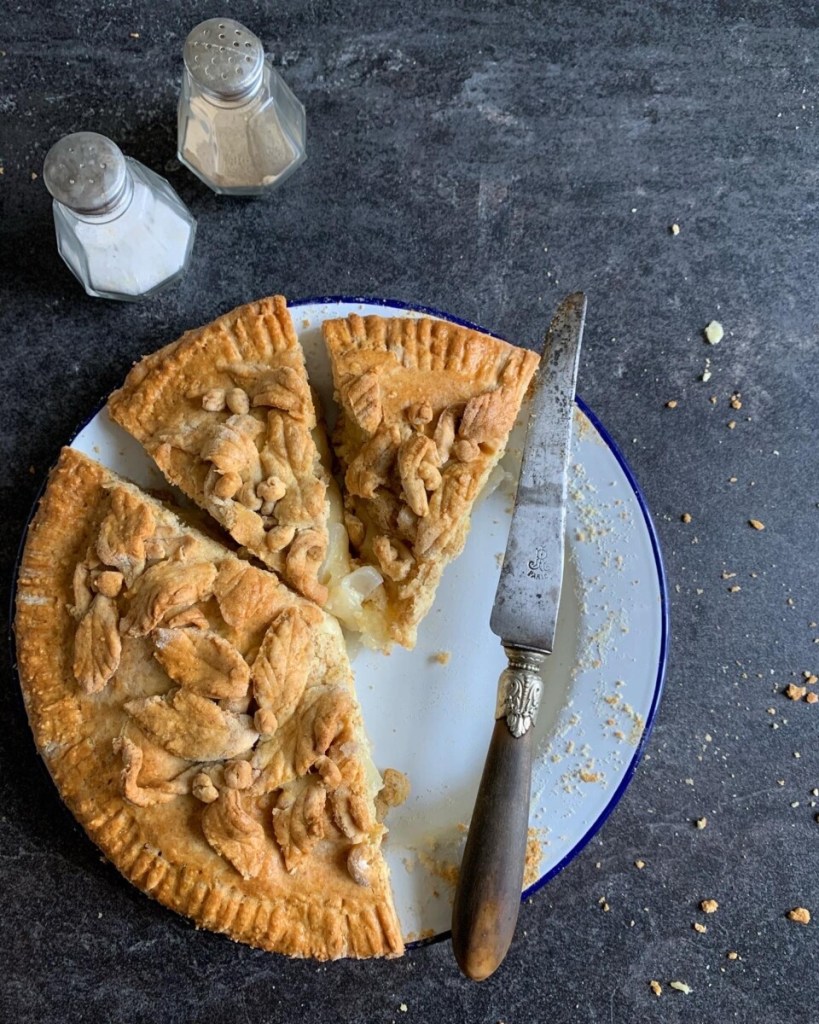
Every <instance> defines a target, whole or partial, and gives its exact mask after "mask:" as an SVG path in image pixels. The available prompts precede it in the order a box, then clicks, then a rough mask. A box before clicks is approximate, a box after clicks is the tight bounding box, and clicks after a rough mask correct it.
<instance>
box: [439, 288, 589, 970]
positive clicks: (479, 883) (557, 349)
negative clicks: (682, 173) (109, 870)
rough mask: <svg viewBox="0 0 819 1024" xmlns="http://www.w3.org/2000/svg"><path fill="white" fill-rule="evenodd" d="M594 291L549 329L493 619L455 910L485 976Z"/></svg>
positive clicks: (496, 950) (514, 824)
mask: <svg viewBox="0 0 819 1024" xmlns="http://www.w3.org/2000/svg"><path fill="white" fill-rule="evenodd" d="M585 317H586V297H585V296H584V295H583V294H582V293H581V292H577V293H575V294H573V295H570V296H568V297H567V298H566V299H564V301H563V302H562V303H561V304H560V306H559V307H558V310H557V312H556V313H555V316H554V318H553V320H552V322H551V324H550V326H549V330H548V332H547V335H546V343H545V346H544V350H543V356H542V358H541V365H540V367H539V369H538V375H537V378H536V382H535V391H534V395H533V397H532V404H531V409H530V414H529V423H528V426H527V431H526V441H525V444H524V450H523V460H522V463H521V472H520V479H519V482H518V490H517V495H516V497H515V508H514V512H513V515H512V522H511V524H510V529H509V541H508V543H507V547H506V554H505V555H504V561H503V568H502V570H501V576H500V581H499V583H498V589H497V592H496V595H495V604H494V607H493V609H492V616H491V620H490V627H491V629H492V631H493V632H494V633H495V634H497V635H498V636H499V637H500V639H501V643H502V644H503V648H504V650H505V652H506V655H507V658H508V667H507V668H506V669H505V670H504V671H503V672H502V673H501V677H500V680H499V683H498V700H497V705H496V709H495V728H494V730H493V733H492V739H491V742H490V744H489V751H488V753H487V756H486V763H485V765H484V770H483V774H482V776H481V782H480V785H479V787H478V796H477V799H476V801H475V809H474V811H473V814H472V821H471V823H470V826H469V832H468V835H467V840H466V846H465V848H464V855H463V860H462V862H461V870H460V874H459V876H458V885H457V888H456V890H455V902H454V904H453V907H452V948H453V951H454V953H455V958H456V960H457V961H458V966H459V967H460V968H461V971H462V972H463V973H464V974H465V975H466V976H467V977H468V978H472V979H474V980H476V981H481V980H483V979H484V978H487V977H489V975H490V974H492V973H493V972H494V971H495V970H496V969H497V968H498V966H499V965H500V964H501V963H502V961H503V959H504V957H505V956H506V953H507V951H508V949H509V946H510V944H511V942H512V938H513V936H514V933H515V925H516V924H517V919H518V910H519V908H520V895H521V889H522V888H523V870H524V863H525V856H526V843H527V838H528V826H529V801H530V797H531V786H532V747H533V740H532V735H533V730H532V726H533V725H534V723H535V719H536V718H537V711H538V706H539V704H540V695H541V689H542V682H541V674H540V669H541V666H542V664H543V662H544V660H545V659H546V657H547V656H548V655H549V654H550V653H551V651H552V648H553V646H554V637H555V629H556V625H557V610H558V605H559V603H560V589H561V585H562V581H563V533H564V529H565V523H566V509H565V503H566V467H567V463H568V458H569V451H570V446H571V431H572V416H573V411H574V391H575V382H576V380H577V367H578V361H579V356H580V343H581V340H582V337H583V326H584V323H585Z"/></svg>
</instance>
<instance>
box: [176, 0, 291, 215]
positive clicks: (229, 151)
mask: <svg viewBox="0 0 819 1024" xmlns="http://www.w3.org/2000/svg"><path fill="white" fill-rule="evenodd" d="M184 61H185V71H184V75H183V80H182V92H181V94H180V97H179V110H178V157H179V160H180V161H181V163H183V164H184V165H185V166H186V167H187V168H188V169H189V170H191V171H193V173H194V174H196V175H197V177H199V178H201V179H202V181H204V182H205V184H206V185H208V186H209V187H210V188H212V189H213V190H214V192H220V193H223V194H225V195H257V194H260V193H263V192H267V191H268V190H269V189H271V188H274V187H275V186H276V185H280V184H281V183H282V181H284V179H285V178H287V177H288V176H289V175H290V174H292V173H293V171H295V169H296V168H297V167H298V166H299V164H301V163H302V162H303V161H304V159H305V156H306V153H305V130H306V129H305V116H304V107H303V106H302V105H301V103H300V102H299V101H298V100H297V99H296V97H295V96H294V95H293V93H292V92H291V91H290V89H289V88H288V87H287V84H286V83H285V81H284V79H283V78H282V76H281V75H280V74H279V72H278V71H276V69H275V68H274V67H273V65H272V64H271V62H270V59H269V58H266V57H265V53H264V47H263V46H262V43H261V40H260V39H259V38H258V37H257V36H255V35H254V34H253V33H252V32H251V31H249V30H248V29H246V28H245V27H244V25H240V24H239V22H238V21H233V20H232V19H230V18H211V19H210V20H209V21H203V22H202V23H201V24H200V25H197V26H196V28H195V29H193V31H192V32H191V33H190V35H189V36H188V38H187V40H186V41H185V49H184Z"/></svg>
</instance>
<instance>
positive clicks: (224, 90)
mask: <svg viewBox="0 0 819 1024" xmlns="http://www.w3.org/2000/svg"><path fill="white" fill-rule="evenodd" d="M184 59H185V67H186V68H187V69H188V71H189V72H190V74H191V76H192V78H193V79H194V81H195V82H196V83H197V85H199V86H200V87H201V88H202V89H204V90H206V91H207V92H210V93H213V94H214V95H215V96H218V97H220V98H221V99H226V100H227V99H238V98H239V97H241V96H244V95H246V94H247V93H249V92H252V91H253V89H255V88H256V86H257V85H258V83H259V82H260V81H261V77H262V70H263V68H264V47H263V46H262V43H261V40H260V39H259V38H258V37H257V36H254V35H253V33H252V32H251V31H249V29H246V28H245V27H244V25H240V24H239V22H238V21H233V20H232V19H231V18H210V19H209V20H208V21H203V22H202V23H201V24H200V25H197V26H196V28H195V29H193V31H192V32H191V33H190V35H189V36H188V38H187V39H186V40H185V50H184Z"/></svg>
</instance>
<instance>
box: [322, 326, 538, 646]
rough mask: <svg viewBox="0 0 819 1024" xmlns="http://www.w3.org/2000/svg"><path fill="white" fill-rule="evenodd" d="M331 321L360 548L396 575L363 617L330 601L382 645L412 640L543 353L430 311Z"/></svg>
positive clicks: (353, 526)
mask: <svg viewBox="0 0 819 1024" xmlns="http://www.w3.org/2000/svg"><path fill="white" fill-rule="evenodd" d="M323 332H324V340H325V342H326V345H327V351H328V353H329V356H330V362H331V364H332V369H333V381H334V384H335V390H336V399H337V401H338V403H339V405H340V407H341V416H340V420H339V423H338V424H337V428H336V435H335V438H334V443H335V449H336V453H337V455H338V457H339V461H340V462H341V468H342V470H343V472H344V485H345V486H344V490H345V493H344V521H345V525H346V527H347V532H348V534H349V537H350V545H351V550H352V553H353V555H354V556H355V558H356V559H357V560H358V561H359V562H360V563H362V564H363V565H366V566H370V567H372V568H374V569H376V570H377V571H378V573H380V575H381V576H382V577H383V580H384V585H383V587H378V588H377V589H375V590H374V591H373V592H372V593H371V594H370V595H369V596H368V597H367V599H366V600H364V601H362V602H361V606H360V608H359V609H357V610H356V616H355V617H354V618H353V619H352V621H351V619H350V617H349V616H348V615H347V614H346V609H344V608H337V607H336V605H335V604H332V605H331V606H330V607H331V608H332V610H333V612H334V614H336V615H338V616H339V617H340V618H341V619H342V621H344V622H345V623H350V624H352V625H357V626H358V628H360V629H362V630H363V632H364V633H365V637H366V638H369V639H370V641H371V642H375V643H376V644H377V645H378V646H381V647H382V648H385V649H386V648H389V646H390V644H391V643H392V642H397V643H399V644H402V645H403V646H404V647H409V648H412V647H413V646H414V645H415V639H416V629H417V626H418V623H419V622H420V621H421V619H422V618H423V617H424V615H425V614H426V613H427V611H428V610H429V608H430V606H431V604H432V602H433V599H434V597H435V591H436V588H437V586H438V583H439V581H440V579H441V574H442V573H443V570H444V567H445V566H446V565H447V563H448V562H451V561H452V559H454V558H455V557H456V556H457V555H458V554H459V553H460V551H461V549H462V548H463V545H464V541H465V540H466V535H467V533H468V531H469V522H470V514H471V511H472V508H473V505H474V503H475V499H476V498H477V497H478V495H479V493H480V491H481V489H482V487H483V486H484V484H485V483H486V481H487V478H488V477H489V474H490V472H491V470H492V468H493V467H494V466H495V465H496V463H497V462H498V460H499V459H500V457H501V455H502V454H503V452H504V449H505V446H506V442H507V438H508V436H509V432H510V430H511V429H512V426H513V425H514V422H515V419H516V417H517V414H518V410H519V409H520V405H521V402H522V400H523V397H524V395H525V393H526V389H527V387H528V385H529V381H530V380H531V378H532V374H533V373H534V371H535V368H536V367H537V364H538V361H539V359H538V356H537V355H535V353H533V352H529V351H527V350H525V349H521V348H516V347H515V346H513V345H509V344H507V343H506V342H504V341H500V340H498V339H497V338H492V337H490V336H488V335H485V334H481V333H479V332H477V331H473V330H470V329H468V328H466V327H461V326H458V325H455V324H452V323H445V322H443V321H439V320H432V319H429V318H428V317H424V318H422V319H415V318H395V319H392V318H387V317H380V316H366V317H360V316H357V315H355V314H352V315H350V316H349V317H347V318H346V319H342V320H328V321H325V322H324V324H323Z"/></svg>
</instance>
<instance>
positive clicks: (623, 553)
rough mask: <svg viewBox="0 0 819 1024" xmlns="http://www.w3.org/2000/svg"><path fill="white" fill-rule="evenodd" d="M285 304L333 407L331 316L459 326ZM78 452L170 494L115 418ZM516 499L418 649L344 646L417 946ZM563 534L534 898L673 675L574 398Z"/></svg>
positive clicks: (97, 423)
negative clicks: (393, 801)
mask: <svg viewBox="0 0 819 1024" xmlns="http://www.w3.org/2000/svg"><path fill="white" fill-rule="evenodd" d="M290 308H291V311H292V315H293V322H294V324H295V326H296V330H297V331H298V334H299V337H300V339H301V342H302V345H303V346H304V351H305V355H306V358H307V364H308V369H309V373H310V379H311V381H312V383H313V386H314V387H315V388H316V390H317V391H318V392H319V394H320V395H321V398H322V400H323V402H324V404H325V409H326V410H327V412H328V413H329V414H330V415H331V416H332V411H333V410H332V384H331V378H330V370H329V366H328V363H327V359H326V355H325V351H324V344H323V342H322V338H321V329H320V325H321V322H322V320H325V319H328V318H330V317H341V316H346V315H347V314H348V313H350V312H355V313H360V314H362V315H366V314H368V313H377V314H380V315H381V316H422V315H430V316H436V317H440V318H441V319H448V320H453V321H455V322H458V323H463V321H460V320H458V319H457V318H456V317H451V316H449V315H447V314H444V313H440V312H438V311H437V310H431V309H426V308H423V307H419V306H411V307H407V306H406V305H404V304H402V303H399V302H392V301H386V300H383V301H382V300H380V299H360V300H359V299H337V298H331V299H310V300H305V301H303V302H296V303H293V304H292V305H291V307H290ZM467 326H470V327H472V326H474V325H472V324H468V325H467ZM71 444H72V445H73V446H74V447H75V448H78V449H79V450H80V451H82V452H85V453H87V454H88V455H90V456H92V457H93V458H96V459H97V460H99V461H101V462H102V463H104V464H105V465H106V466H109V467H110V468H111V469H113V470H115V471H116V472H118V473H121V474H122V475H123V476H126V477H129V478H130V479H132V480H134V481H135V482H137V483H139V484H142V485H143V486H150V487H165V488H166V487H167V484H164V482H163V481H162V479H161V478H160V476H159V473H158V471H157V470H156V469H155V467H154V466H153V463H152V462H151V461H150V460H149V459H148V457H147V455H145V454H144V452H143V451H142V448H141V447H140V446H139V445H138V444H137V443H136V442H135V441H134V440H133V439H131V438H130V437H129V436H128V435H126V434H125V433H124V432H123V431H122V430H120V428H119V427H117V426H115V425H114V424H113V423H111V421H110V420H109V418H108V415H107V413H106V412H105V410H102V411H100V412H99V413H97V415H96V416H95V417H94V418H93V419H92V420H91V421H90V422H89V423H88V424H87V425H86V426H85V427H84V428H83V429H82V430H81V431H80V432H79V434H77V436H76V437H75V438H74V439H73V441H72V442H71ZM511 447H512V445H510V448H511ZM513 495H514V484H513V482H512V481H511V480H507V481H506V482H505V484H502V485H501V486H500V487H499V488H498V489H497V490H496V491H494V492H493V493H492V494H490V495H489V496H488V497H486V498H485V499H484V500H483V501H482V503H481V504H480V505H479V506H478V508H477V510H476V512H475V514H474V516H473V519H472V529H471V531H470V534H469V539H468V540H467V544H466V547H465V549H464V551H463V554H462V555H461V556H460V558H459V559H458V560H457V561H456V562H455V563H454V564H453V565H451V566H450V567H449V568H448V569H447V570H446V573H445V575H444V579H443V582H442V584H441V587H440V589H439V591H438V596H437V599H436V601H435V605H434V607H433V609H432V611H431V612H430V614H429V615H428V617H427V618H426V620H425V621H424V622H423V623H422V625H421V627H420V629H419V631H418V645H417V647H416V648H415V650H414V651H404V650H401V649H398V650H395V651H394V652H393V653H392V654H391V655H390V656H389V657H385V656H383V655H381V654H376V653H374V652H371V651H368V650H366V649H361V648H359V647H358V645H353V647H352V653H353V669H354V671H355V675H356V686H357V691H358V696H359V698H360V700H361V704H362V707H363V710H364V719H365V723H366V728H367V732H368V734H369V736H370V739H371V741H372V746H373V756H374V759H375V762H376V764H377V765H378V767H379V768H381V769H384V768H387V767H392V768H398V769H400V770H401V771H403V772H405V773H406V774H407V775H408V776H409V778H410V780H411V784H412V792H411V795H410V797H409V800H408V801H407V802H406V804H404V806H402V807H399V808H397V809H395V810H393V811H392V812H391V813H390V816H389V819H388V824H389V829H390V833H389V837H388V839H387V842H386V845H385V851H386V854H387V858H388V860H389V864H390V869H391V872H392V884H393V889H394V892H395V902H396V907H397V910H398V915H399V918H400V920H401V922H402V926H403V930H404V936H405V938H406V939H407V941H423V940H429V939H432V938H436V937H442V936H443V935H444V934H446V933H447V932H448V929H449V921H450V914H451V905H452V897H453V894H454V888H453V882H454V879H455V877H456V872H457V865H458V864H459V862H460V855H461V851H462V848H463V843H464V837H465V832H466V826H467V824H468V822H469V818H470V815H471V813H472V806H473V803H474V800H475V795H476V792H477V788H478V782H479V780H480V774H481V770H482V768H483V761H484V756H485V754H486V749H487V746H488V743H489V738H490V734H491V732H492V727H493V716H494V709H495V695H496V690H497V681H498V676H499V674H500V672H501V670H502V669H503V668H504V667H505V664H506V659H505V657H504V654H503V651H502V650H501V647H500V642H499V640H498V639H497V637H495V636H494V635H493V634H492V633H491V632H490V630H489V615H490V611H491V608H492V601H493V599H494V596H495V588H496V586H497V581H498V575H499V573H500V563H501V561H502V559H503V551H504V549H505V547H506V535H507V533H508V529H509V517H510V512H511V506H512V500H513ZM566 540H567V544H566V552H567V561H566V570H565V575H564V584H563V596H562V600H561V605H560V615H559V619H558V627H557V644H556V649H555V652H554V654H553V655H552V656H551V657H550V658H548V659H547V664H546V668H545V670H544V683H545V685H544V693H543V702H542V705H541V708H540V715H539V718H538V722H537V726H536V740H537V751H536V756H535V766H534V781H533V792H532V811H531V820H530V825H531V829H530V844H529V847H530V848H529V857H528V858H527V874H526V882H525V884H526V887H527V888H526V891H525V893H524V895H525V896H529V895H531V893H533V892H534V891H535V890H536V889H538V888H539V887H540V886H541V885H543V884H544V883H545V882H546V881H548V879H549V878H551V877H552V876H553V875H554V874H555V873H556V872H558V871H559V870H560V869H561V868H562V867H564V866H565V865H566V864H567V863H568V862H569V861H570V860H571V859H572V857H573V856H575V854H577V853H578V852H579V851H580V850H581V849H582V848H583V846H584V845H585V844H586V843H587V842H588V841H589V839H590V838H591V837H592V836H593V835H594V833H595V832H596V831H597V829H598V828H600V826H601V825H602V824H603V822H604V821H605V820H606V818H607V817H608V815H609V814H610V813H611V811H612V809H613V807H614V805H615V804H616V803H617V801H618V799H619V798H620V796H622V794H623V792H624V790H625V788H626V786H627V785H628V782H629V780H630V778H631V775H632V773H633V771H634V769H635V767H636V765H637V762H638V760H639V758H640V754H641V751H642V747H643V744H644V742H645V739H646V736H647V734H648V730H649V728H650V726H651V721H652V718H653V716H654V713H655V711H656V708H657V703H658V700H659V696H660V690H661V687H662V680H663V672H664V668H665V655H666V641H667V632H668V627H667V618H666V608H667V600H666V592H665V582H664V577H663V570H662V562H661V559H660V552H659V548H658V546H657V539H656V536H655V534H654V530H653V527H652V525H651V521H650V519H649V514H648V510H647V509H646V506H645V502H644V501H643V499H642V496H641V494H640V491H639V489H638V487H637V484H636V483H635V481H634V478H633V476H632V475H631V473H630V471H629V469H628V466H627V465H626V462H625V459H624V458H623V457H622V455H621V454H620V453H619V452H618V451H617V448H616V447H615V446H614V444H613V442H612V441H611V439H610V438H609V437H608V435H607V434H606V432H605V430H604V429H603V427H602V426H601V424H600V423H599V422H598V421H597V419H596V418H595V417H594V415H593V414H592V413H591V412H590V410H589V409H587V408H586V407H585V406H584V405H583V403H582V402H580V401H579V400H578V403H577V409H576V412H575V430H574V437H573V448H572V456H571V462H570V471H569V506H568V523H567V537H566Z"/></svg>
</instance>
